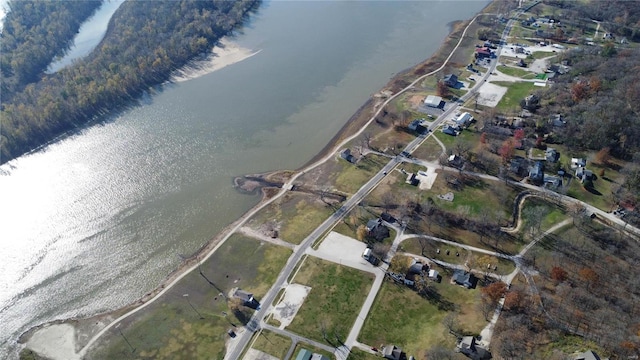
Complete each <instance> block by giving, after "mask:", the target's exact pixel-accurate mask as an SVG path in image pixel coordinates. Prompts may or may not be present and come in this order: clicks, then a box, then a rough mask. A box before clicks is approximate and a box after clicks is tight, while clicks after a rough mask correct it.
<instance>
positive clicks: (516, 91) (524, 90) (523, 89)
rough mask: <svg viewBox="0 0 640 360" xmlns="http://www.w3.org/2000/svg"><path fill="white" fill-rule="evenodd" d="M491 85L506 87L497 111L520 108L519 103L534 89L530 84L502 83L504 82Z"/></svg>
mask: <svg viewBox="0 0 640 360" xmlns="http://www.w3.org/2000/svg"><path fill="white" fill-rule="evenodd" d="M492 84H495V85H499V86H505V87H508V88H509V90H507V93H506V94H504V96H503V97H502V99H501V100H500V102H499V103H498V105H497V106H496V108H498V109H499V110H502V111H504V110H508V109H512V108H514V107H518V108H519V107H520V101H521V100H522V99H524V98H525V97H526V96H527V95H529V94H530V93H531V92H532V91H533V89H535V85H533V83H530V82H516V83H511V82H504V81H496V82H492Z"/></svg>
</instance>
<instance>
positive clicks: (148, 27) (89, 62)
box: [0, 0, 259, 162]
mask: <svg viewBox="0 0 640 360" xmlns="http://www.w3.org/2000/svg"><path fill="white" fill-rule="evenodd" d="M257 4H259V0H242V1H223V0H209V1H194V0H183V1H173V0H163V1H127V2H125V3H124V4H123V5H122V6H121V7H120V8H119V9H118V11H117V12H116V13H115V14H114V16H113V18H112V20H111V23H110V25H109V30H108V32H107V35H106V36H105V38H104V40H103V41H102V42H101V43H100V45H99V46H98V47H97V48H96V49H95V50H94V51H93V52H92V53H91V54H90V55H89V56H88V57H87V58H85V59H83V60H81V61H79V62H78V63H76V64H75V65H74V66H72V67H67V68H65V69H63V70H61V71H60V72H58V73H56V74H53V75H46V76H44V75H43V77H42V80H41V81H39V82H37V83H32V84H29V85H27V86H26V87H25V88H24V90H22V91H20V92H17V93H15V95H14V96H13V98H12V99H10V100H9V101H7V102H6V103H5V102H4V98H3V103H2V106H3V110H2V114H1V115H2V119H1V121H2V124H1V125H2V134H1V137H0V162H6V161H8V160H10V159H12V158H14V157H16V156H19V155H21V154H23V153H25V152H27V151H29V150H31V149H33V148H35V147H37V146H39V145H42V144H45V143H46V142H48V141H50V140H51V139H53V138H55V137H56V136H58V135H60V134H62V133H64V132H65V131H68V130H69V129H72V128H74V127H76V126H79V125H82V124H84V123H85V122H86V121H87V120H89V119H91V118H93V117H94V116H96V115H98V114H104V113H106V112H109V111H112V110H113V109H115V108H118V107H120V106H122V105H125V104H127V103H128V102H129V101H130V100H131V99H134V98H136V97H137V96H139V95H140V94H141V93H142V91H143V90H145V89H147V88H148V87H150V86H153V85H156V84H159V83H162V82H164V81H166V80H168V78H169V75H170V73H171V72H172V71H173V70H175V69H177V68H180V67H182V66H183V65H185V64H187V63H188V62H189V61H190V60H191V59H193V58H194V57H195V56H197V55H200V54H202V53H205V52H208V51H210V49H211V47H212V46H213V44H214V43H215V42H216V41H217V40H218V39H220V38H221V37H222V36H224V35H226V34H228V33H229V32H230V31H231V30H232V29H233V28H234V27H235V26H236V25H237V24H239V22H241V21H242V20H243V18H244V16H245V15H246V14H247V12H248V11H249V10H251V9H252V8H253V7H254V6H256V5H257Z"/></svg>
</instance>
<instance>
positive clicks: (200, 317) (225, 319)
mask: <svg viewBox="0 0 640 360" xmlns="http://www.w3.org/2000/svg"><path fill="white" fill-rule="evenodd" d="M290 255H291V251H290V250H289V249H286V248H283V247H279V246H274V245H270V244H266V243H262V242H260V241H257V240H254V239H250V238H246V237H243V236H239V235H234V236H232V237H231V238H230V239H229V240H228V241H227V242H225V243H224V244H223V246H222V247H221V248H220V249H219V250H218V251H216V252H215V253H214V254H213V256H212V257H211V258H210V259H209V260H208V261H206V262H205V263H204V264H203V266H202V273H203V274H204V276H201V275H200V274H199V273H198V272H197V271H194V272H191V273H189V274H188V275H187V276H185V277H184V278H183V279H182V280H181V281H180V282H179V283H177V284H176V285H175V286H173V287H172V288H171V289H170V290H169V291H168V292H166V293H165V294H164V295H163V296H162V298H160V299H159V300H158V301H156V302H154V303H152V304H151V305H149V306H148V307H147V308H145V309H144V310H142V311H140V312H138V313H137V314H135V315H132V316H130V317H129V318H127V319H126V320H124V321H123V322H122V325H121V326H119V328H118V330H115V329H112V330H110V332H109V333H108V334H107V335H105V342H104V343H103V344H102V345H101V346H100V347H98V348H97V349H95V350H94V352H92V353H91V354H89V356H88V357H89V358H98V359H126V358H130V357H131V348H130V347H129V345H128V344H127V342H125V341H124V338H125V337H126V339H127V341H128V342H129V343H130V344H131V346H133V347H134V348H135V349H136V352H135V355H136V358H139V359H179V358H183V359H211V358H222V357H223V356H224V353H225V345H224V343H225V340H226V339H227V337H228V335H227V330H229V329H231V328H233V327H234V326H242V324H243V322H245V321H246V320H247V317H248V316H249V315H250V313H251V311H250V310H248V309H243V310H242V311H240V312H234V311H232V309H230V308H229V306H228V303H227V300H226V299H225V295H224V294H227V293H228V292H229V291H230V290H231V289H232V288H234V287H240V288H242V289H244V290H247V291H250V292H252V293H253V294H254V295H255V296H256V298H257V299H260V298H261V297H262V296H264V294H265V293H266V292H267V291H268V289H269V288H270V287H271V285H272V284H273V282H275V279H276V276H277V274H278V273H279V272H280V269H281V268H282V267H283V266H284V264H285V263H286V260H287V259H288V258H289V256H290ZM205 277H206V279H205ZM221 293H222V294H223V295H221ZM225 314H227V315H225ZM120 331H121V332H122V334H123V335H124V336H122V335H121V334H120Z"/></svg>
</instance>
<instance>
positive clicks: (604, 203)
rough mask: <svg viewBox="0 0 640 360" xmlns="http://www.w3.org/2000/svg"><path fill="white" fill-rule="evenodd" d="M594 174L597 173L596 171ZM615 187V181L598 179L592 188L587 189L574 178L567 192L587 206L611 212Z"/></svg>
mask: <svg viewBox="0 0 640 360" xmlns="http://www.w3.org/2000/svg"><path fill="white" fill-rule="evenodd" d="M592 171H593V169H592ZM594 173H597V171H594ZM605 177H606V176H605ZM614 187H615V181H612V180H611V179H609V180H606V179H602V178H598V179H597V180H595V181H593V187H592V188H590V189H586V188H585V187H584V186H583V185H582V184H581V183H580V180H579V179H576V178H573V179H571V184H570V185H569V191H567V195H568V196H571V197H573V198H576V199H578V200H581V201H584V202H586V203H587V204H590V205H593V206H595V207H597V208H599V209H600V210H604V211H611V209H612V207H613V206H614V203H613V202H612V201H611V200H612V198H611V196H610V195H611V193H612V191H613V188H614Z"/></svg>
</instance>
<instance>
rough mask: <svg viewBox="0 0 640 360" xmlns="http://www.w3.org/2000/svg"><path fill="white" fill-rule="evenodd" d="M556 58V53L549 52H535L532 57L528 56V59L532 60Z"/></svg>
mask: <svg viewBox="0 0 640 360" xmlns="http://www.w3.org/2000/svg"><path fill="white" fill-rule="evenodd" d="M554 56H556V53H555V52H548V51H534V52H532V53H531V55H529V56H527V58H528V59H529V58H532V59H544V58H548V57H554Z"/></svg>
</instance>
